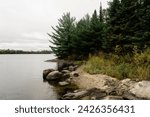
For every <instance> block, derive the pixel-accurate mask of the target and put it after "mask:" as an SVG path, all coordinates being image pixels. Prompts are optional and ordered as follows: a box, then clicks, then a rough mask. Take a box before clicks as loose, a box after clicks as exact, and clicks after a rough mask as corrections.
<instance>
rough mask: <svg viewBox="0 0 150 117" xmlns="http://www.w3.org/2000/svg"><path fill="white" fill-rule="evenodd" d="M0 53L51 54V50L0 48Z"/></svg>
mask: <svg viewBox="0 0 150 117" xmlns="http://www.w3.org/2000/svg"><path fill="white" fill-rule="evenodd" d="M0 54H51V52H50V51H48V50H42V51H23V50H10V49H0Z"/></svg>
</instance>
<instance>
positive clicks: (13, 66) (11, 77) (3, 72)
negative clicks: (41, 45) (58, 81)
mask: <svg viewBox="0 0 150 117" xmlns="http://www.w3.org/2000/svg"><path fill="white" fill-rule="evenodd" d="M53 58H55V57H54V55H50V54H29V55H28V54H27V55H25V54H21V55H20V54H19V55H16V54H15V55H14V54H13V55H0V99H1V100H3V99H5V100H25V99H26V100H28V99H30V100H32V99H43V100H46V99H50V100H52V99H57V94H56V92H55V90H54V88H53V87H52V86H50V85H49V84H48V83H46V82H43V78H42V75H43V74H42V73H43V70H44V69H47V68H54V69H55V68H56V63H51V62H44V61H45V60H49V59H53Z"/></svg>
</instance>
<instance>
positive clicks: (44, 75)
mask: <svg viewBox="0 0 150 117" xmlns="http://www.w3.org/2000/svg"><path fill="white" fill-rule="evenodd" d="M52 71H54V69H46V70H43V79H46V76H47V75H48V74H49V73H50V72H52Z"/></svg>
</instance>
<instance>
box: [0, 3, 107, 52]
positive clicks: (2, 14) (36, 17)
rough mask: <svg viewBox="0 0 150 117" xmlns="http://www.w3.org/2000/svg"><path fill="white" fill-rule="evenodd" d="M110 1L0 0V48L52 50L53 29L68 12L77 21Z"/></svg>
mask: <svg viewBox="0 0 150 117" xmlns="http://www.w3.org/2000/svg"><path fill="white" fill-rule="evenodd" d="M100 1H101V2H102V3H103V7H106V6H107V0H0V49H7V48H9V49H24V50H41V49H49V44H50V43H49V41H48V40H49V39H50V38H49V37H48V36H47V34H46V33H47V32H51V26H55V25H56V24H57V19H58V18H60V17H61V15H62V14H63V13H65V12H71V15H72V16H75V17H76V18H77V20H78V19H80V18H81V17H83V16H84V15H85V14H86V13H89V14H91V13H92V12H93V10H94V9H99V4H100Z"/></svg>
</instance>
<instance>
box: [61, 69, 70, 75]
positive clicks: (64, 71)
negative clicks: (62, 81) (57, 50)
mask: <svg viewBox="0 0 150 117" xmlns="http://www.w3.org/2000/svg"><path fill="white" fill-rule="evenodd" d="M61 73H63V74H65V73H70V71H69V70H62V71H61Z"/></svg>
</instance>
